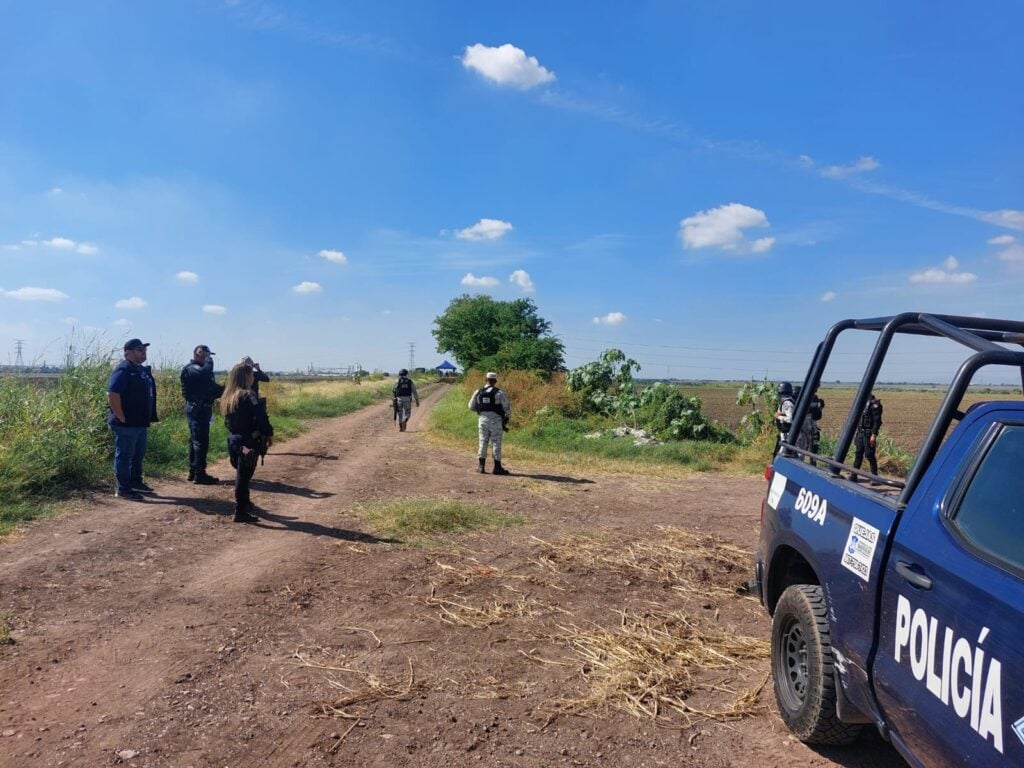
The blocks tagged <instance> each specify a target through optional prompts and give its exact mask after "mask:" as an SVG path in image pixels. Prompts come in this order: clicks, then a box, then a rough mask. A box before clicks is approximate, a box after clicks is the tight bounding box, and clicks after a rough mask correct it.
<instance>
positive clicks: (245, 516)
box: [235, 505, 260, 523]
mask: <svg viewBox="0 0 1024 768" xmlns="http://www.w3.org/2000/svg"><path fill="white" fill-rule="evenodd" d="M248 507H249V505H242V506H238V507H236V508H235V522H236V523H258V522H259V521H260V519H259V518H258V517H256V515H250V514H249V512H248Z"/></svg>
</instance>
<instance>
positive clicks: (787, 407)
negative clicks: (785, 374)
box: [773, 381, 796, 455]
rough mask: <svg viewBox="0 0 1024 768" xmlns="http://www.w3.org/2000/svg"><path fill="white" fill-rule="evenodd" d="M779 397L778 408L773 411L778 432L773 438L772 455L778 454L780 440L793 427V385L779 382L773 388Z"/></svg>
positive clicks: (794, 402)
mask: <svg viewBox="0 0 1024 768" xmlns="http://www.w3.org/2000/svg"><path fill="white" fill-rule="evenodd" d="M775 393H776V394H777V395H778V396H779V407H778V409H777V410H776V411H775V427H776V429H778V430H779V434H778V436H777V437H776V438H775V450H774V452H773V455H774V454H776V453H778V452H779V445H780V444H781V442H782V439H783V438H784V437H785V436H786V435H787V434H788V433H789V430H790V427H792V426H793V409H794V407H795V406H796V399H795V398H794V397H793V385H792V384H790V383H789V382H788V381H780V382H779V385H778V386H777V387H776V388H775Z"/></svg>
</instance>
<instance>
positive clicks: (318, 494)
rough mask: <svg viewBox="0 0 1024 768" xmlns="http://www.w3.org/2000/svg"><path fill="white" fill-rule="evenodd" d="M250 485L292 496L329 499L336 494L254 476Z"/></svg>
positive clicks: (256, 489)
mask: <svg viewBox="0 0 1024 768" xmlns="http://www.w3.org/2000/svg"><path fill="white" fill-rule="evenodd" d="M249 487H250V488H251V489H252V490H253V491H260V492H262V493H288V494H291V495H292V496H302V497H303V498H306V499H328V498H330V497H331V496H333V495H334V494H333V493H328V492H326V491H315V490H313V489H312V488H303V487H302V486H301V485H289V484H288V483H281V482H278V481H276V480H260V479H258V478H253V479H252V481H251V482H250V483H249Z"/></svg>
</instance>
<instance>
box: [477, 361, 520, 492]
mask: <svg viewBox="0 0 1024 768" xmlns="http://www.w3.org/2000/svg"><path fill="white" fill-rule="evenodd" d="M469 410H471V411H473V412H474V413H476V414H477V432H478V434H479V436H480V447H479V448H478V450H477V452H476V458H477V461H478V465H479V466H478V469H479V471H480V472H481V473H483V472H486V471H487V470H486V466H485V465H486V461H487V443H488V441H489V442H490V443H491V445H492V452H493V455H494V474H496V475H507V474H508V470H507V469H505V468H504V467H503V466H501V442H502V435H503V432H504V430H505V428H506V427H507V426H508V420H509V419H510V418H511V417H512V406H511V404H510V403H509V401H508V397H506V396H505V393H504V392H502V391H501V390H500V389H498V374H496V373H493V372H488V374H487V384H486V385H484V386H483V387H480V389H478V390H477V391H476V392H474V393H473V396H472V397H471V398H469Z"/></svg>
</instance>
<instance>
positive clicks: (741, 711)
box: [551, 610, 769, 727]
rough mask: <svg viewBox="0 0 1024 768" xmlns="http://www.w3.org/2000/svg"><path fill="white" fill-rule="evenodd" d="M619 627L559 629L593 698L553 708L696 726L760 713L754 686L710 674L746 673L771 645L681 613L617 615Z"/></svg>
mask: <svg viewBox="0 0 1024 768" xmlns="http://www.w3.org/2000/svg"><path fill="white" fill-rule="evenodd" d="M620 616H621V621H620V624H619V626H618V627H616V628H613V629H606V628H602V627H593V628H590V629H584V628H581V627H578V626H575V625H570V626H565V627H559V630H560V632H559V633H558V634H556V635H554V636H552V638H551V639H552V640H553V641H555V642H558V643H560V644H563V645H565V646H567V647H568V648H569V649H571V650H572V651H573V652H574V653H575V654H576V656H577V657H579V658H580V659H582V664H581V666H580V667H579V670H580V674H581V675H582V677H583V679H584V680H585V682H586V683H587V686H588V688H589V692H588V693H587V694H586V695H584V696H582V697H579V698H564V699H560V700H558V701H556V702H555V706H556V710H558V711H579V710H585V709H599V708H604V707H610V708H614V709H619V710H622V711H625V712H629V713H630V714H632V715H634V716H636V717H640V718H646V719H650V720H654V721H655V722H656V723H658V724H659V725H667V726H679V725H683V726H687V727H688V726H690V725H693V724H694V723H695V722H697V721H698V720H702V719H713V720H719V721H727V720H737V719H740V718H743V717H747V716H749V715H753V714H755V713H757V712H758V711H760V707H759V706H758V704H757V699H758V695H759V693H760V691H761V689H762V688H763V687H764V685H765V682H766V681H767V678H765V680H763V681H762V682H761V683H760V684H759V685H757V686H755V687H754V688H747V689H738V690H737V689H735V688H733V687H731V686H730V684H729V678H728V676H724V677H723V676H721V675H719V676H716V679H714V680H709V679H708V678H709V677H710V676H709V675H708V674H707V672H708V671H709V670H724V671H732V670H740V669H742V670H744V671H747V670H749V669H750V668H751V665H749V664H748V662H754V661H759V660H761V659H764V658H767V656H768V652H769V643H768V641H767V640H763V639H759V638H752V637H743V636H740V635H737V634H736V633H734V632H730V631H726V630H724V629H721V628H719V627H717V626H713V625H711V624H709V623H708V622H706V621H698V620H694V619H692V618H690V617H688V616H686V615H685V614H683V613H680V612H674V611H661V610H652V611H647V612H644V613H635V612H631V611H622V612H620Z"/></svg>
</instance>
